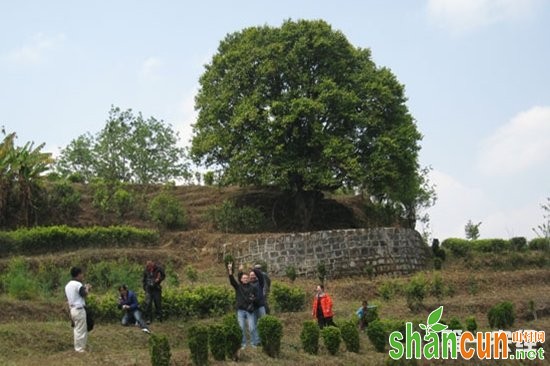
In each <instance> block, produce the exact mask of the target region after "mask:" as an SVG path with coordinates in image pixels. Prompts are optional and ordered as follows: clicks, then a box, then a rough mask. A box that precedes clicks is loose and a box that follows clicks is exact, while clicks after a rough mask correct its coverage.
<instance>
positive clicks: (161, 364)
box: [149, 334, 172, 366]
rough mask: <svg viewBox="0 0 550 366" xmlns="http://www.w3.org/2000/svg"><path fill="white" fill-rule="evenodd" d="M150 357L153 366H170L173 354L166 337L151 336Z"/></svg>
mask: <svg viewBox="0 0 550 366" xmlns="http://www.w3.org/2000/svg"><path fill="white" fill-rule="evenodd" d="M149 355H150V356H151V365H152V366H169V365H170V358H171V357H172V354H171V352H170V344H169V343H168V338H166V336H165V335H159V334H151V335H150V336H149Z"/></svg>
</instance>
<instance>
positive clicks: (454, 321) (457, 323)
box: [448, 317, 464, 330]
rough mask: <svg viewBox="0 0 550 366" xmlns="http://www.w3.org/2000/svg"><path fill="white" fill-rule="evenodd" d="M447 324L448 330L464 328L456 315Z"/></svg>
mask: <svg viewBox="0 0 550 366" xmlns="http://www.w3.org/2000/svg"><path fill="white" fill-rule="evenodd" d="M448 326H449V329H450V330H464V327H463V326H462V323H460V320H459V319H458V318H457V317H452V318H451V320H450V321H449V324H448Z"/></svg>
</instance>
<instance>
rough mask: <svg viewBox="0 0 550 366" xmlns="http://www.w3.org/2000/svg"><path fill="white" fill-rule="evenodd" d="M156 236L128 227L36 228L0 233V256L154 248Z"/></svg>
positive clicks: (150, 231) (152, 233) (156, 240)
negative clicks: (135, 247) (119, 248)
mask: <svg viewBox="0 0 550 366" xmlns="http://www.w3.org/2000/svg"><path fill="white" fill-rule="evenodd" d="M158 239H159V234H158V232H156V231H153V230H147V229H138V228H134V227H131V226H109V227H103V226H92V227H86V228H77V227H69V226H65V225H61V226H37V227H33V228H21V229H17V230H14V231H6V232H1V233H0V254H40V253H45V252H54V251H62V250H71V249H82V248H83V247H95V248H97V247H100V248H102V247H122V246H129V245H137V244H142V245H152V244H156V243H157V242H158Z"/></svg>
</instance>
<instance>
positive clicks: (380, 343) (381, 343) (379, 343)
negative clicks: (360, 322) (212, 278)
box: [367, 320, 389, 352]
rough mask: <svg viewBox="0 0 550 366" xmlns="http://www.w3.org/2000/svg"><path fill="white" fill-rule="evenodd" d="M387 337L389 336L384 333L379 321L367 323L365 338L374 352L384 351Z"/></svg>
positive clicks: (384, 330)
mask: <svg viewBox="0 0 550 366" xmlns="http://www.w3.org/2000/svg"><path fill="white" fill-rule="evenodd" d="M388 335H389V334H388V333H387V332H386V329H385V328H384V325H383V324H382V322H381V321H380V320H375V321H373V322H372V323H369V326H368V327H367V336H368V337H369V339H370V341H371V343H372V345H373V346H374V349H376V351H378V352H384V351H385V349H386V343H387V341H386V340H387V338H388Z"/></svg>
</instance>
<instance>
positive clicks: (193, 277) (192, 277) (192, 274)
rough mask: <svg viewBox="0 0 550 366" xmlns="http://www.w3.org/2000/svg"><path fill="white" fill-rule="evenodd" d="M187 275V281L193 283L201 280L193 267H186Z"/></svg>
mask: <svg viewBox="0 0 550 366" xmlns="http://www.w3.org/2000/svg"><path fill="white" fill-rule="evenodd" d="M185 275H186V276H187V279H188V280H189V281H191V282H195V281H197V280H198V279H199V273H198V272H197V270H196V269H195V267H193V266H192V265H190V264H189V265H187V266H185Z"/></svg>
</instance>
